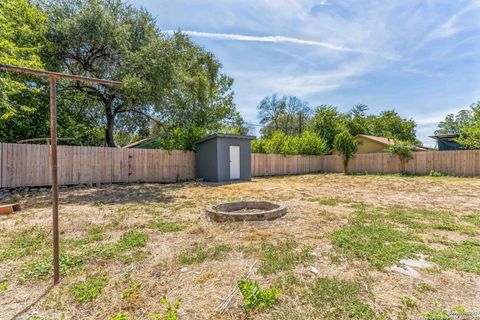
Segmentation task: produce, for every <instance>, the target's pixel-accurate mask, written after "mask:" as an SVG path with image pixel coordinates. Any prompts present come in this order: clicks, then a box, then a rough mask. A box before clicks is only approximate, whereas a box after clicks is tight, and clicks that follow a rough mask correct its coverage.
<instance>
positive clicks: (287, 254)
mask: <svg viewBox="0 0 480 320" xmlns="http://www.w3.org/2000/svg"><path fill="white" fill-rule="evenodd" d="M298 247H299V245H298V243H297V242H296V241H295V240H293V239H287V240H285V241H281V242H279V243H277V244H272V243H267V242H265V243H263V244H262V246H261V255H262V256H261V262H260V266H259V268H258V272H259V273H260V274H261V275H263V276H267V275H270V274H273V273H276V272H278V271H290V270H292V269H293V268H295V267H296V266H297V265H301V264H305V263H307V262H309V261H311V260H312V255H311V252H312V248H311V247H309V246H302V247H300V248H298Z"/></svg>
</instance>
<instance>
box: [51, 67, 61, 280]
mask: <svg viewBox="0 0 480 320" xmlns="http://www.w3.org/2000/svg"><path fill="white" fill-rule="evenodd" d="M49 78H50V139H51V141H50V157H51V161H50V164H51V172H52V209H53V214H52V217H53V225H52V229H53V284H57V283H58V281H59V280H60V248H59V236H58V171H57V101H56V100H57V77H56V75H50V76H49Z"/></svg>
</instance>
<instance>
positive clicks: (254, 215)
mask: <svg viewBox="0 0 480 320" xmlns="http://www.w3.org/2000/svg"><path fill="white" fill-rule="evenodd" d="M206 210H207V217H208V218H209V219H210V220H213V221H217V222H225V221H254V220H274V219H277V218H280V217H282V216H284V215H285V214H286V213H287V207H286V206H285V205H283V204H277V203H274V202H270V201H263V200H258V201H257V200H251V201H236V202H226V203H222V204H219V205H215V206H209V207H207V209H206Z"/></svg>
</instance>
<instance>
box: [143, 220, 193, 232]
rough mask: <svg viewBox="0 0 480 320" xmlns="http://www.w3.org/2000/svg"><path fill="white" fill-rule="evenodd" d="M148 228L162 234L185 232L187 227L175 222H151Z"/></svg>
mask: <svg viewBox="0 0 480 320" xmlns="http://www.w3.org/2000/svg"><path fill="white" fill-rule="evenodd" d="M147 227H148V228H150V229H155V230H158V231H160V232H162V233H170V232H179V231H183V230H185V226H183V225H181V224H179V223H177V222H173V221H153V222H150V223H149V224H148V225H147Z"/></svg>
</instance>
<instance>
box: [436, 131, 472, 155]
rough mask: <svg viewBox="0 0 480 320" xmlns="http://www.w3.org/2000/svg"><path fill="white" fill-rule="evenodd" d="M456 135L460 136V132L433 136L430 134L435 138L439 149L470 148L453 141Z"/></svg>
mask: <svg viewBox="0 0 480 320" xmlns="http://www.w3.org/2000/svg"><path fill="white" fill-rule="evenodd" d="M458 137H460V134H458V133H449V134H437V135H435V136H430V138H432V139H435V140H437V147H438V150H439V151H451V150H468V149H471V148H468V147H466V146H464V145H463V144H461V143H458V142H457V141H455V139H457V138H458Z"/></svg>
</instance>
